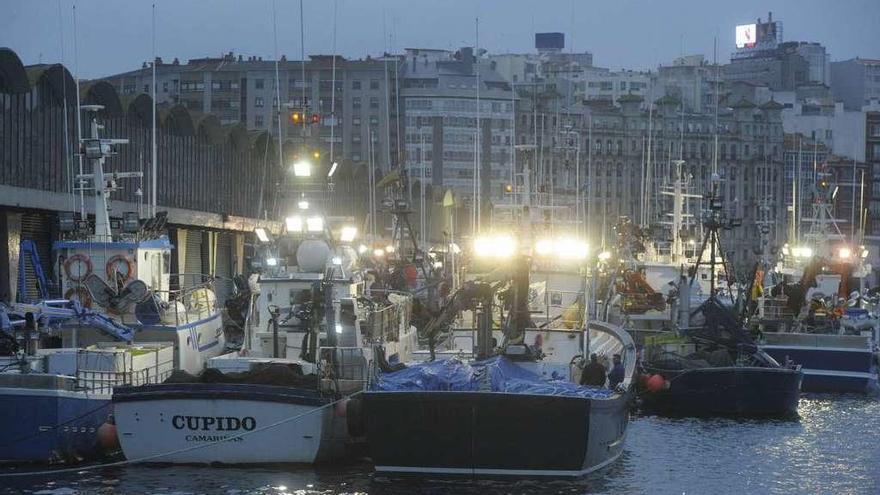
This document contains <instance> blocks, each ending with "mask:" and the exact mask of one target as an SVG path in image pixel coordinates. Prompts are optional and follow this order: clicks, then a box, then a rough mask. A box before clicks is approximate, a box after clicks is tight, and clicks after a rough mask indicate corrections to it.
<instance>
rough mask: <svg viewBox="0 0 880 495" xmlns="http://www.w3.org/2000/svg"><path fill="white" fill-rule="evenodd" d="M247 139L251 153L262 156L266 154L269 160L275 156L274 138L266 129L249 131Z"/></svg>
mask: <svg viewBox="0 0 880 495" xmlns="http://www.w3.org/2000/svg"><path fill="white" fill-rule="evenodd" d="M248 141H249V142H250V148H251V153H253V154H255V155H257V156H260V157H262V156H263V155H267V156H268V158H269V160H272V157H273V156H275V153H276V151H275V140H274V139H272V136H271V134H269V133H268V132H267V131H249V132H248Z"/></svg>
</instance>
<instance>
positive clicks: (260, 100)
mask: <svg viewBox="0 0 880 495" xmlns="http://www.w3.org/2000/svg"><path fill="white" fill-rule="evenodd" d="M254 106H255V107H257V108H262V107H263V97H262V96H257V97H256V98H254Z"/></svg>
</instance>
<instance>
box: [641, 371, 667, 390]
mask: <svg viewBox="0 0 880 495" xmlns="http://www.w3.org/2000/svg"><path fill="white" fill-rule="evenodd" d="M645 388H647V389H648V391H649V392H659V391H661V390H663V389H664V388H666V379H665V378H663V376H661V375H651V376H650V377H649V378H648V380H647V381H646V382H645Z"/></svg>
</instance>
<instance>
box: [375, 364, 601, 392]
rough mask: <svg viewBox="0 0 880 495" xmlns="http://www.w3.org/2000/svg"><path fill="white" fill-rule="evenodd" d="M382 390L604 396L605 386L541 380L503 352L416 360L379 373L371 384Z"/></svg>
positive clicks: (558, 380) (559, 380)
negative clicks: (481, 356)
mask: <svg viewBox="0 0 880 495" xmlns="http://www.w3.org/2000/svg"><path fill="white" fill-rule="evenodd" d="M373 390H377V391H383V392H416V391H454V392H504V393H511V394H531V395H554V396H565V397H586V398H594V399H598V398H605V397H609V396H611V395H612V393H613V392H612V391H611V390H609V389H606V388H597V387H584V386H580V385H577V384H574V383H571V382H569V381H566V380H561V379H553V380H545V379H543V378H542V377H540V376H539V375H537V374H535V373H532V372H531V371H528V370H526V369H523V368H521V367H519V366H517V365H516V364H514V363H512V362H511V361H510V360H509V359H507V358H505V357H503V356H495V357H491V358H489V359H485V360H482V361H474V362H472V363H463V362H461V361H459V360H458V359H455V358H452V359H447V360H443V361H433V362H428V363H419V364H415V365H412V366H409V367H407V368H405V369H402V370H400V371H395V372H392V373H383V374H381V375H379V378H378V380H376V381H375V383H374V384H373Z"/></svg>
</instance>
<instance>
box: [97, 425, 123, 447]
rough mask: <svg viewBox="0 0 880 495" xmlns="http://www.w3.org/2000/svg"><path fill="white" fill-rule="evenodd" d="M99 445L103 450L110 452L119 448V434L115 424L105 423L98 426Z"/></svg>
mask: <svg viewBox="0 0 880 495" xmlns="http://www.w3.org/2000/svg"><path fill="white" fill-rule="evenodd" d="M98 445H99V446H100V447H101V450H103V451H104V452H108V453H109V452H116V451H117V450H119V436H118V435H117V433H116V425H115V424H113V423H104V424H102V425H101V426H99V427H98Z"/></svg>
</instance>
